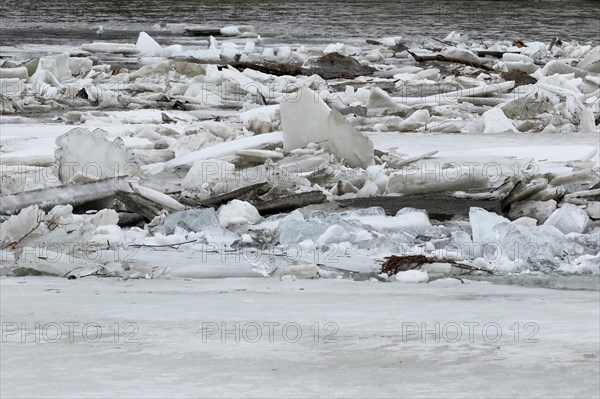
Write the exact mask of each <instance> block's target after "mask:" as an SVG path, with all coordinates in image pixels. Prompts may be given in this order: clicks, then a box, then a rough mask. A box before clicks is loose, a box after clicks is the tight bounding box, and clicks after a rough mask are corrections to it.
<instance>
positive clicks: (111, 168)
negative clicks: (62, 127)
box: [55, 128, 142, 183]
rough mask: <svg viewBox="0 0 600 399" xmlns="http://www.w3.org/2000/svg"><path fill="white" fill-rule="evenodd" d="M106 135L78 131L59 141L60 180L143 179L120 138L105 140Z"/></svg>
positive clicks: (69, 132) (73, 130) (101, 131)
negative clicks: (120, 177)
mask: <svg viewBox="0 0 600 399" xmlns="http://www.w3.org/2000/svg"><path fill="white" fill-rule="evenodd" d="M107 135H108V133H107V132H105V131H103V130H100V129H96V130H94V132H93V133H92V132H90V131H89V130H88V129H85V128H75V129H71V130H69V131H68V132H67V133H65V134H63V135H62V136H59V137H58V138H57V139H56V145H57V146H58V149H57V150H56V153H55V155H56V158H57V159H58V173H57V174H58V177H59V179H60V181H61V182H63V183H64V182H69V181H72V180H73V179H74V178H76V177H80V178H82V179H84V180H85V179H87V180H98V179H104V178H107V177H119V176H141V174H142V173H141V170H140V165H139V163H138V161H137V160H136V158H135V156H134V155H133V153H132V152H131V151H130V150H128V149H126V148H125V147H124V145H123V141H122V140H121V139H119V138H117V139H115V140H114V141H109V140H107V139H106V136H107Z"/></svg>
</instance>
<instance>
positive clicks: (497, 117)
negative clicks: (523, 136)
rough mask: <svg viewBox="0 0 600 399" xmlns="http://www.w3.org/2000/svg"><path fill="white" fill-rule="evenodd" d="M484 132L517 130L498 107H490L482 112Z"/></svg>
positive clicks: (514, 131)
mask: <svg viewBox="0 0 600 399" xmlns="http://www.w3.org/2000/svg"><path fill="white" fill-rule="evenodd" d="M483 123H484V124H485V127H484V129H483V132H484V133H504V132H513V133H516V132H518V130H517V128H516V127H515V126H514V125H513V123H512V122H511V120H510V119H508V118H507V117H506V115H504V112H502V110H501V109H500V108H492V109H490V110H487V111H485V112H484V113H483Z"/></svg>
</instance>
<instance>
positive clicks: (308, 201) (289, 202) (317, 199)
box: [252, 191, 327, 215]
mask: <svg viewBox="0 0 600 399" xmlns="http://www.w3.org/2000/svg"><path fill="white" fill-rule="evenodd" d="M325 201H327V197H326V196H325V194H323V193H322V192H321V191H308V192H305V193H298V194H291V195H286V196H284V197H278V198H273V199H269V200H258V201H255V202H254V203H253V204H252V205H254V206H255V207H256V209H258V212H259V213H260V214H261V215H272V214H275V213H281V212H289V211H293V210H295V209H298V208H302V207H305V206H307V205H312V204H321V203H323V202H325Z"/></svg>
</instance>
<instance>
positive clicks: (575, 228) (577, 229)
mask: <svg viewBox="0 0 600 399" xmlns="http://www.w3.org/2000/svg"><path fill="white" fill-rule="evenodd" d="M588 222H589V217H588V215H587V213H586V212H585V211H584V210H583V209H581V208H579V207H578V206H576V205H573V204H564V205H563V206H561V207H560V208H558V209H557V210H555V211H554V212H553V213H552V215H550V217H548V219H546V222H544V225H545V226H554V227H556V228H557V229H558V230H560V231H562V232H563V233H565V234H568V233H582V232H583V231H584V230H585V228H586V226H587V224H588Z"/></svg>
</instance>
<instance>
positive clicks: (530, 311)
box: [0, 278, 600, 398]
mask: <svg viewBox="0 0 600 399" xmlns="http://www.w3.org/2000/svg"><path fill="white" fill-rule="evenodd" d="M1 295H2V296H1V299H2V301H1V304H2V305H1V306H2V328H3V331H2V350H1V351H0V353H1V359H2V374H1V378H2V379H1V381H0V382H1V384H0V385H1V387H2V388H1V389H2V391H1V396H2V397H7V398H8V397H11V398H16V397H22V398H31V397H39V396H40V394H41V393H43V396H44V397H57V398H58V397H60V398H69V397H73V398H74V397H78V398H80V397H128V398H132V397H139V398H158V397H179V398H184V397H284V396H289V397H346V398H348V397H411V398H416V397H427V398H431V397H452V398H466V397H471V398H472V397H478V398H499V397H505V398H508V397H524V396H527V397H537V398H569V397H571V398H593V397H598V395H599V393H600V387H599V381H598V378H597V377H598V373H599V361H598V359H599V341H598V329H599V325H598V324H599V320H600V314H599V312H600V310H599V309H600V308H599V306H598V293H597V292H590V291H560V290H546V289H539V288H538V289H532V288H523V287H507V286H495V285H490V284H487V283H468V281H467V280H465V283H464V284H461V283H460V282H459V281H458V280H456V279H448V280H441V281H438V282H437V283H431V284H426V285H422V284H419V285H413V284H403V283H389V284H381V283H374V282H352V281H346V280H295V281H292V280H283V281H281V280H279V279H209V280H184V279H171V280H135V281H132V280H129V281H123V280H114V279H105V280H102V279H95V278H90V279H83V280H66V279H56V278H3V279H2V280H1ZM36 323H39V324H38V325H37V327H36ZM86 324H87V326H86ZM70 326H72V327H70ZM98 326H99V327H98ZM70 328H72V330H70ZM226 329H227V331H225V330H226ZM236 341H237V342H236ZM24 370H27V372H24Z"/></svg>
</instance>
